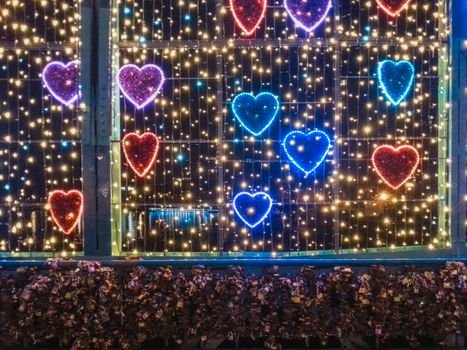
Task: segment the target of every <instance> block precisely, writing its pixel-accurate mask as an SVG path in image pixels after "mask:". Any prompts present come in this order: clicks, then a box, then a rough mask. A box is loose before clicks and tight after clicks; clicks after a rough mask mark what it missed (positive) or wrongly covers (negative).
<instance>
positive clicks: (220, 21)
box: [115, 0, 449, 255]
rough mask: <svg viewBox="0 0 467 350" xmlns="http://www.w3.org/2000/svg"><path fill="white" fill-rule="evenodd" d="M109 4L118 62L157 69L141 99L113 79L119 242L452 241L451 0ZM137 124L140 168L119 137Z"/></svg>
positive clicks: (188, 249)
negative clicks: (119, 153) (153, 85)
mask: <svg viewBox="0 0 467 350" xmlns="http://www.w3.org/2000/svg"><path fill="white" fill-rule="evenodd" d="M117 7H118V9H117V10H118V13H119V24H118V28H117V29H116V30H117V31H118V48H119V49H118V53H119V62H118V63H117V65H118V67H116V69H117V68H119V69H120V71H121V69H123V68H122V67H125V66H126V65H128V64H134V65H136V66H137V67H138V69H139V70H140V73H134V74H136V75H138V74H143V73H141V72H142V71H143V70H144V69H145V68H144V67H145V65H151V64H154V65H156V66H158V67H159V68H160V69H161V71H162V72H163V74H164V77H165V80H164V82H163V83H162V84H161V88H160V91H158V92H157V96H156V97H154V98H152V99H151V101H149V102H148V104H147V105H145V106H144V107H141V106H139V107H138V106H136V107H135V103H132V102H131V96H130V97H129V96H128V94H127V93H125V91H124V90H125V89H127V90H128V84H127V83H126V82H124V83H123V85H127V86H126V87H125V86H124V87H122V85H121V84H120V92H121V93H120V99H119V101H118V106H119V109H120V112H119V113H118V114H119V115H117V116H115V117H116V118H119V120H120V121H121V129H120V130H121V142H122V147H123V150H124V153H125V151H128V149H130V148H131V149H133V151H132V152H130V153H131V154H130V155H128V152H127V153H125V156H124V157H123V160H122V169H121V173H122V188H121V194H122V203H121V207H122V208H123V211H122V223H123V224H122V230H121V232H120V233H119V234H120V237H121V238H122V242H123V248H124V250H126V251H134V252H135V253H136V252H144V253H147V254H149V253H155V254H179V253H190V254H198V253H206V254H208V253H209V254H212V255H217V254H218V253H219V252H222V253H223V254H231V255H242V254H245V255H248V254H253V253H268V254H273V255H297V254H306V255H312V254H319V253H320V251H329V250H332V251H337V250H343V249H344V250H350V251H368V250H371V249H373V248H381V249H397V248H399V247H402V248H404V249H409V248H408V247H414V246H426V247H428V248H430V249H431V248H436V247H446V246H448V245H449V237H448V235H449V228H448V218H447V209H446V206H445V203H446V193H447V192H446V191H447V189H446V188H447V185H446V152H447V147H446V139H447V132H446V122H447V115H448V114H447V113H448V112H447V104H446V99H447V94H446V91H447V90H446V89H447V74H448V71H447V59H448V55H447V46H446V40H447V35H448V28H447V17H446V13H447V11H446V4H445V2H443V1H425V2H423V3H420V2H415V1H409V2H407V4H406V5H405V6H401V7H400V8H399V7H398V6H396V5H395V4H394V3H391V2H387V3H386V2H381V3H380V5H378V4H377V2H376V1H367V2H364V3H362V2H360V1H327V0H316V1H309V2H306V4H305V3H303V2H299V1H295V0H284V1H267V2H262V1H259V2H255V3H254V5H252V4H251V2H244V1H239V0H232V1H225V2H222V1H217V2H216V1H201V0H200V1H192V2H185V1H176V2H175V1H171V0H163V1H153V0H138V1H120V2H119V3H118V6H117ZM135 72H136V71H135ZM157 74H158V73H156V75H157ZM141 79H142V78H141ZM155 79H156V80H157V77H155ZM159 80H160V79H159ZM120 83H121V82H120ZM122 90H123V91H122ZM133 93H134V94H136V92H135V91H133ZM130 94H131V93H130ZM145 132H146V133H147V132H150V133H153V134H154V135H155V137H157V140H158V144H157V145H158V149H157V150H156V151H157V152H156V153H157V154H156V158H155V159H156V160H155V161H154V163H153V164H151V166H150V169H149V170H148V172H147V174H143V175H142V176H140V175H141V174H139V175H138V171H135V169H134V163H135V161H136V159H137V158H138V157H140V158H138V159H141V157H143V155H142V154H140V153H138V151H135V148H134V147H135V146H134V144H133V143H132V142H142V141H136V140H138V139H134V140H135V141H132V142H129V143H127V144H126V145H125V137H126V135H128V134H131V133H135V134H136V135H137V136H132V137H139V138H141V137H143V136H142V135H143V133H145ZM147 137H148V138H150V137H153V136H147ZM148 142H149V141H148ZM152 143H153V146H151V147H153V148H154V149H155V146H154V144H155V143H156V141H154V140H153V141H152ZM153 153H154V150H153ZM146 156H147V155H146ZM132 164H133V166H132ZM136 170H137V169H136Z"/></svg>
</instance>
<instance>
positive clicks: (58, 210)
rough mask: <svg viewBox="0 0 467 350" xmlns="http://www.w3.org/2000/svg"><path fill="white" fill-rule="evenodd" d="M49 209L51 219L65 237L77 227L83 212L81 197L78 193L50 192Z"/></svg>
mask: <svg viewBox="0 0 467 350" xmlns="http://www.w3.org/2000/svg"><path fill="white" fill-rule="evenodd" d="M48 203H49V207H50V213H51V215H52V219H53V221H54V222H55V224H56V225H57V226H58V227H59V228H60V230H61V231H62V232H63V233H65V234H66V235H68V234H70V233H71V231H73V229H74V228H75V227H76V225H78V222H79V219H80V217H81V213H82V212H83V195H82V193H81V192H80V191H77V190H71V191H68V192H64V191H60V190H57V191H52V192H50V194H49V201H48Z"/></svg>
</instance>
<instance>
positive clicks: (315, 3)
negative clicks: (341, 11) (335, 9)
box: [284, 0, 332, 32]
mask: <svg viewBox="0 0 467 350" xmlns="http://www.w3.org/2000/svg"><path fill="white" fill-rule="evenodd" d="M284 6H285V9H286V10H287V13H288V14H289V15H290V17H292V19H293V21H294V22H295V24H296V25H297V26H299V27H300V28H302V29H304V30H306V31H307V32H312V31H313V30H315V28H316V27H318V26H319V25H320V24H321V23H322V22H323V21H324V20H325V19H326V16H327V15H328V13H329V10H330V9H331V7H332V0H284Z"/></svg>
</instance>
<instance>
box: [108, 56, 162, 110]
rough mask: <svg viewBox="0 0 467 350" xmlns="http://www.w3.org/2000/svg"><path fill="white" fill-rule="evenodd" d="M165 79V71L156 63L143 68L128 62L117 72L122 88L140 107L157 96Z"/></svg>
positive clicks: (129, 99) (130, 99) (128, 97)
mask: <svg viewBox="0 0 467 350" xmlns="http://www.w3.org/2000/svg"><path fill="white" fill-rule="evenodd" d="M164 80H165V78H164V72H163V71H162V69H160V67H158V66H156V65H155V64H147V65H145V66H143V67H141V68H140V67H138V66H136V65H134V64H127V65H124V66H122V67H121V68H120V70H119V71H118V74H117V83H118V86H119V87H120V90H121V91H122V93H123V95H125V97H126V98H127V99H128V101H130V102H131V103H133V104H134V105H135V106H136V108H138V109H141V108H143V107H145V106H146V105H147V104H148V103H150V102H151V101H153V100H154V99H155V98H156V96H157V95H158V94H159V92H160V89H161V87H162V84H164Z"/></svg>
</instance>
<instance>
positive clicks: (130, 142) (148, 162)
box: [122, 132, 159, 177]
mask: <svg viewBox="0 0 467 350" xmlns="http://www.w3.org/2000/svg"><path fill="white" fill-rule="evenodd" d="M122 147H123V153H124V154H125V158H126V160H127V162H128V164H129V165H130V168H131V169H132V170H133V171H134V172H135V173H136V175H138V176H139V177H144V176H146V174H147V173H148V172H149V171H150V170H151V168H152V167H153V166H154V162H155V161H156V157H157V151H158V150H159V140H158V139H157V136H156V134H154V133H152V132H146V133H144V134H142V135H141V136H140V135H138V134H136V133H129V134H126V135H125V137H124V138H123V140H122Z"/></svg>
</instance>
